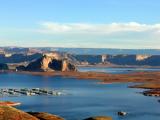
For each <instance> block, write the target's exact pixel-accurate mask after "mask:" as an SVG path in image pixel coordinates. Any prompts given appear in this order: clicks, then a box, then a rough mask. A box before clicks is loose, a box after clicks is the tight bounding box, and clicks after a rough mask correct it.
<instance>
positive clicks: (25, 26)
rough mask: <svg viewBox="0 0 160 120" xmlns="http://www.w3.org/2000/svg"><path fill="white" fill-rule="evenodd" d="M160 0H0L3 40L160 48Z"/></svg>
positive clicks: (24, 43)
mask: <svg viewBox="0 0 160 120" xmlns="http://www.w3.org/2000/svg"><path fill="white" fill-rule="evenodd" d="M159 11H160V0H0V46H21V47H78V48H123V49H129V48H131V49H160V14H159Z"/></svg>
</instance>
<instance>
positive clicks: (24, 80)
mask: <svg viewBox="0 0 160 120" xmlns="http://www.w3.org/2000/svg"><path fill="white" fill-rule="evenodd" d="M132 84H133V83H125V84H124V83H121V84H119V83H118V84H103V85H101V84H97V81H96V80H78V79H74V78H63V77H58V76H57V77H45V76H33V75H25V74H13V73H8V74H7V73H3V74H0V87H1V88H2V87H3V88H5V87H7V88H9V87H11V88H33V87H34V88H35V87H39V88H52V89H53V88H54V89H61V90H64V91H66V92H67V93H69V95H64V96H21V97H3V98H0V100H9V101H15V102H21V103H22V105H21V106H18V107H17V108H19V109H21V110H24V111H43V112H49V113H53V114H56V115H60V116H62V117H64V118H66V120H82V119H84V118H87V117H90V116H98V115H108V116H111V117H113V120H160V103H159V102H158V99H159V98H156V97H147V96H143V95H141V94H139V93H138V92H141V91H142V89H133V88H127V86H128V85H132ZM121 110H122V111H127V112H129V114H128V115H127V116H125V117H118V116H117V111H121Z"/></svg>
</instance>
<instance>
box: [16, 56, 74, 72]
mask: <svg viewBox="0 0 160 120" xmlns="http://www.w3.org/2000/svg"><path fill="white" fill-rule="evenodd" d="M17 70H20V71H41V72H44V71H47V72H48V71H62V72H64V71H76V67H75V65H74V64H73V63H71V62H70V61H69V59H67V58H64V57H60V56H58V55H54V54H53V55H52V54H51V55H48V54H44V55H43V56H42V57H41V58H39V59H37V60H35V61H33V62H30V63H29V64H28V65H27V66H26V67H24V66H18V67H17Z"/></svg>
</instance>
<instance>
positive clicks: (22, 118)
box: [0, 102, 112, 120]
mask: <svg viewBox="0 0 160 120" xmlns="http://www.w3.org/2000/svg"><path fill="white" fill-rule="evenodd" d="M1 103H3V104H1ZM1 103H0V120H64V118H62V117H59V116H57V115H53V114H49V113H45V112H24V111H21V110H18V109H16V108H14V107H11V106H10V105H7V103H8V102H7V103H6V104H4V103H5V102H1ZM12 103H13V102H12ZM84 120H112V118H111V117H107V116H99V117H90V118H86V119H84Z"/></svg>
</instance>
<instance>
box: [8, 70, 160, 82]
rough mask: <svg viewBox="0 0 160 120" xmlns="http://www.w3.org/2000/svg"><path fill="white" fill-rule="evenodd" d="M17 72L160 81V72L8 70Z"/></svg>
mask: <svg viewBox="0 0 160 120" xmlns="http://www.w3.org/2000/svg"><path fill="white" fill-rule="evenodd" d="M6 72H12V73H16V74H30V75H42V76H62V77H71V78H78V79H91V80H92V79H96V80H101V82H102V83H113V82H147V83H154V82H156V84H158V83H160V72H136V73H128V74H107V73H102V72H57V71H56V72H28V71H19V72H13V71H6Z"/></svg>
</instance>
